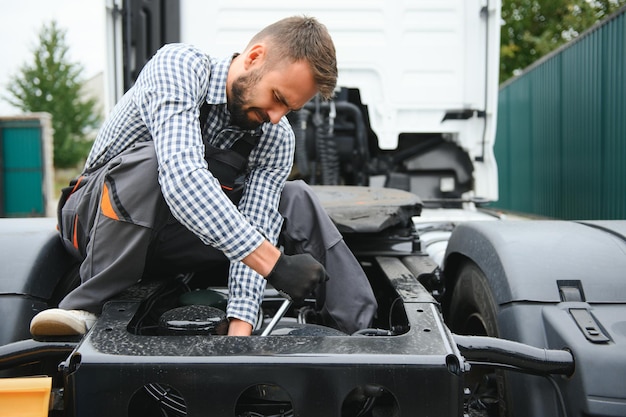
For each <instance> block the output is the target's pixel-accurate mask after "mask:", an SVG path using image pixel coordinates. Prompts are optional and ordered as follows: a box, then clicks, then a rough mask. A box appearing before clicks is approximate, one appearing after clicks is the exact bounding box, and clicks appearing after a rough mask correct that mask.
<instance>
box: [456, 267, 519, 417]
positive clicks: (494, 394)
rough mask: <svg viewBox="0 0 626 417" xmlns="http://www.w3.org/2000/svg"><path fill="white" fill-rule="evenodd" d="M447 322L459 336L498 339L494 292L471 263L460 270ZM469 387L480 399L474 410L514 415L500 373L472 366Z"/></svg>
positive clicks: (499, 414) (491, 413) (502, 416)
mask: <svg viewBox="0 0 626 417" xmlns="http://www.w3.org/2000/svg"><path fill="white" fill-rule="evenodd" d="M447 322H448V326H449V327H450V329H451V330H452V332H453V333H456V334H461V335H470V336H490V337H499V331H498V322H497V305H496V303H495V301H494V297H493V294H492V292H491V288H490V287H489V284H488V282H487V278H486V277H485V274H484V273H483V271H482V270H481V269H480V268H479V267H478V266H477V265H476V264H475V263H473V262H471V261H466V262H465V263H464V264H463V265H461V267H460V268H459V269H458V273H457V276H456V284H455V286H454V290H453V292H452V297H451V300H450V308H449V314H448V319H447ZM466 385H467V387H468V388H470V389H471V390H472V394H473V396H474V398H476V399H477V401H476V404H475V406H476V407H478V408H483V410H482V411H483V412H485V411H486V412H487V415H489V416H500V417H505V416H509V415H511V413H510V412H509V411H508V410H509V409H510V408H509V405H508V400H507V395H506V386H505V380H504V373H503V372H502V371H501V370H496V371H495V372H494V371H493V370H492V369H490V368H484V367H480V366H473V367H472V369H471V371H470V372H469V374H468V375H467V376H466Z"/></svg>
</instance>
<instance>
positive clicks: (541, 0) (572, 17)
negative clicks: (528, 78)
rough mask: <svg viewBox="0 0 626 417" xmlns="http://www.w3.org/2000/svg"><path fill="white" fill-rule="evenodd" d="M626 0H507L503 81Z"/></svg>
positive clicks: (505, 6) (503, 28)
mask: <svg viewBox="0 0 626 417" xmlns="http://www.w3.org/2000/svg"><path fill="white" fill-rule="evenodd" d="M624 4H626V0H503V1H502V20H503V21H504V25H503V26H502V29H501V33H500V36H501V39H500V81H505V80H507V79H508V78H510V77H511V76H513V75H515V73H516V72H517V71H519V70H522V69H524V68H526V67H527V66H528V65H530V64H532V63H533V62H534V61H536V60H537V59H539V58H541V57H542V56H544V55H545V54H547V53H549V52H551V51H553V50H555V49H556V48H558V47H559V46H561V45H563V44H564V43H566V42H568V41H570V40H572V39H574V38H575V37H577V36H578V35H580V34H581V33H582V32H584V31H585V30H586V29H588V28H590V27H591V26H593V25H594V24H595V23H596V22H598V21H600V20H602V19H604V18H605V17H607V16H609V15H610V14H611V13H613V12H615V11H616V10H617V9H619V8H620V7H622V6H623V5H624Z"/></svg>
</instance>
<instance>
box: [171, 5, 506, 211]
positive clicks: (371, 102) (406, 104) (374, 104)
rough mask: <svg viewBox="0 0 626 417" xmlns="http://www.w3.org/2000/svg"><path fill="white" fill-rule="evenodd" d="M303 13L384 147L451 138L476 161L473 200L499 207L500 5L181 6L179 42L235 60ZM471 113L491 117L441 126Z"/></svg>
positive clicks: (473, 118)
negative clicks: (315, 23) (431, 136)
mask: <svg viewBox="0 0 626 417" xmlns="http://www.w3.org/2000/svg"><path fill="white" fill-rule="evenodd" d="M302 14H305V15H309V16H314V17H316V18H318V19H319V20H320V21H321V22H322V23H324V24H325V25H326V26H327V27H328V29H329V31H330V32H331V35H332V36H333V39H334V41H335V45H336V48H337V58H338V68H339V80H338V85H339V86H343V87H349V88H358V89H359V90H360V93H361V98H362V100H363V103H364V104H366V105H367V106H368V108H369V112H370V114H369V117H370V123H371V126H372V129H373V130H374V132H375V133H376V134H377V135H378V140H379V146H380V148H381V149H395V148H396V147H397V144H398V135H399V134H401V133H433V132H436V133H445V134H447V135H449V138H450V140H452V141H454V142H455V143H457V144H458V145H459V146H460V147H462V148H463V149H465V150H466V151H467V152H468V154H469V156H470V158H471V159H472V160H473V161H474V183H475V188H474V190H473V192H472V193H470V195H468V196H467V197H480V198H484V199H487V200H496V199H497V197H498V183H497V167H496V162H495V159H494V156H493V152H492V148H493V143H494V139H495V128H496V120H497V117H496V116H497V115H496V110H497V93H498V57H499V44H500V41H499V37H500V1H499V0H490V1H487V0H404V1H391V2H390V1H383V0H364V1H356V0H341V1H338V0H332V1H331V0H315V1H309V0H306V1H302V0H300V1H297V2H289V3H287V2H284V1H278V0H274V1H271V0H270V1H266V2H263V3H258V2H255V1H251V0H229V1H205V0H181V40H182V41H183V42H186V43H191V44H194V45H196V46H198V47H200V48H201V49H202V50H204V51H206V52H207V53H208V54H210V55H212V56H218V57H221V56H228V55H230V54H232V53H233V52H241V51H242V50H243V49H244V48H245V46H246V44H247V43H248V41H249V40H250V38H251V37H252V36H253V35H254V34H255V33H256V32H257V31H258V30H260V29H261V28H263V27H264V26H266V25H267V24H270V23H272V22H274V21H276V20H278V19H281V18H283V17H287V16H290V15H302ZM468 109H471V110H478V111H484V112H485V117H484V118H483V117H476V116H474V117H471V118H470V119H467V120H446V121H442V120H443V118H444V115H445V114H446V112H447V111H450V110H468Z"/></svg>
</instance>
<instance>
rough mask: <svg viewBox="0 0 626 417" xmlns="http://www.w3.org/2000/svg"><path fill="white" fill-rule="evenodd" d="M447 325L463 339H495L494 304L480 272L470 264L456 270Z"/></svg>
mask: <svg viewBox="0 0 626 417" xmlns="http://www.w3.org/2000/svg"><path fill="white" fill-rule="evenodd" d="M448 325H449V326H450V328H451V329H452V331H453V332H455V333H458V334H463V335H473V336H491V337H499V336H500V335H499V331H498V324H497V319H496V303H495V301H494V299H493V296H492V294H491V289H490V288H489V284H488V283H487V278H486V277H485V274H484V273H483V271H481V270H480V268H479V267H478V266H477V265H476V264H475V263H473V262H471V261H466V262H465V263H464V264H463V265H462V266H461V267H460V268H459V272H458V276H457V280H456V285H455V286H454V290H453V292H452V299H451V301H450V314H449V320H448Z"/></svg>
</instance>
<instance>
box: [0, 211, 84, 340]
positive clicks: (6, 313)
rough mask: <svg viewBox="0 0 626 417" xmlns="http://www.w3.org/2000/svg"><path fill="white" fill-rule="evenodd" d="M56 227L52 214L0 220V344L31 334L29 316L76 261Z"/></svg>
mask: <svg viewBox="0 0 626 417" xmlns="http://www.w3.org/2000/svg"><path fill="white" fill-rule="evenodd" d="M55 227H56V220H55V219H51V218H28V219H2V220H0V265H2V269H1V270H0V316H1V317H2V322H3V324H2V332H0V345H4V344H6V343H9V342H14V341H17V340H22V339H28V338H30V331H29V323H30V319H31V318H32V317H33V316H34V315H35V314H37V313H38V312H39V311H41V310H44V309H46V308H48V302H49V300H50V298H51V297H52V296H53V294H54V291H55V289H56V288H57V286H58V285H59V282H60V281H61V279H62V278H63V277H64V276H65V275H66V274H67V273H68V271H70V270H71V269H72V268H73V267H74V265H75V264H76V261H74V260H72V259H71V257H70V256H69V255H68V254H67V252H66V251H65V249H64V248H63V244H62V243H61V240H60V239H59V233H58V232H57V231H56V229H55Z"/></svg>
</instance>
